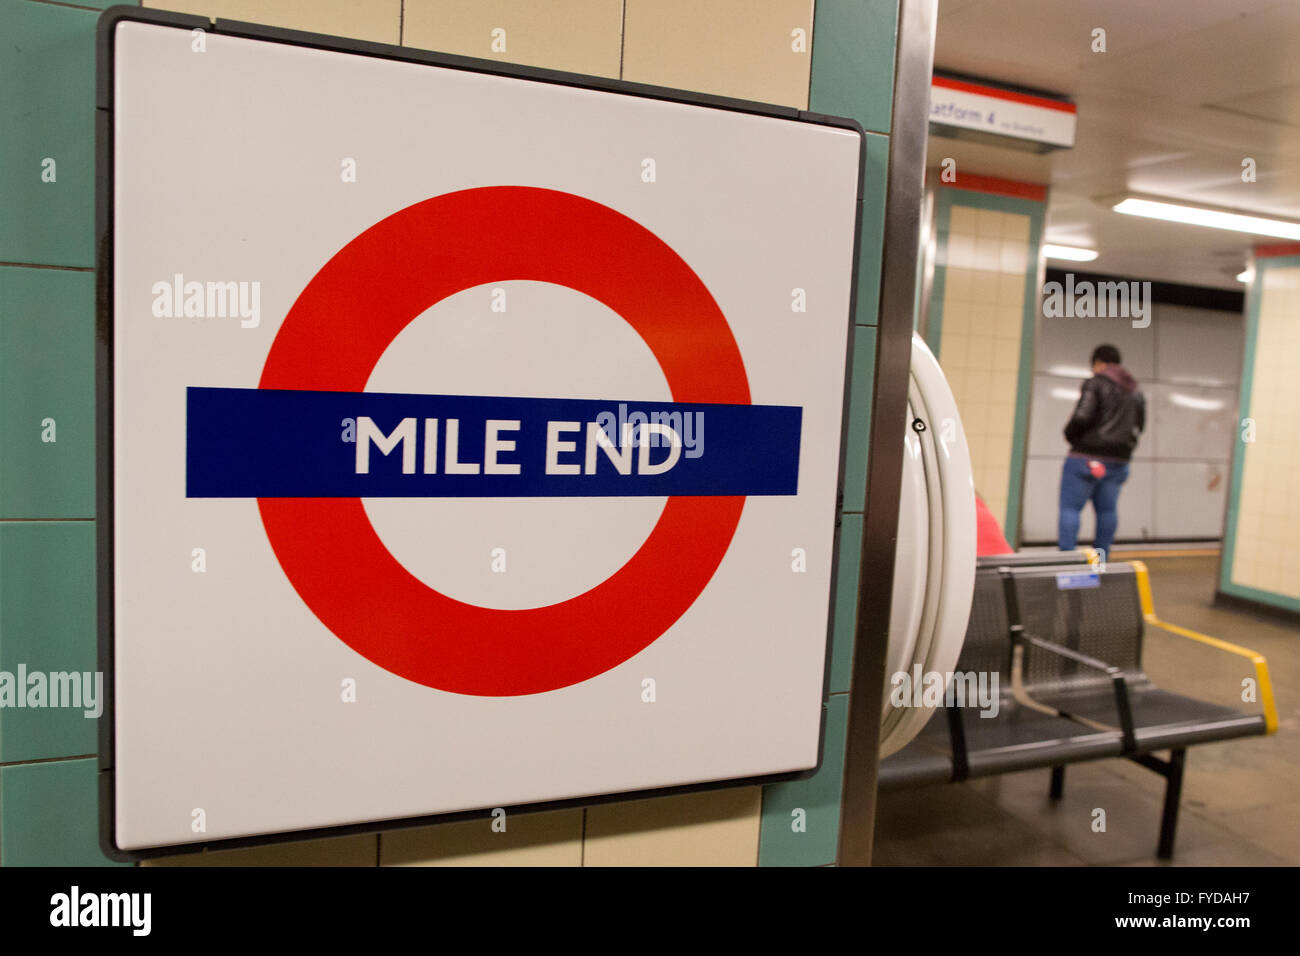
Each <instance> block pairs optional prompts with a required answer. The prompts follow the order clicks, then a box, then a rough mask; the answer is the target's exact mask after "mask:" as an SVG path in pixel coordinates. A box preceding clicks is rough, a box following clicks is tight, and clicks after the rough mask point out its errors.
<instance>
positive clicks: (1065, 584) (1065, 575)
mask: <svg viewBox="0 0 1300 956" xmlns="http://www.w3.org/2000/svg"><path fill="white" fill-rule="evenodd" d="M1099 587H1101V575H1100V574H1098V573H1097V572H1096V571H1066V572H1062V573H1061V574H1058V575H1057V576H1056V589H1057V590H1058V591H1074V590H1077V589H1078V588H1099Z"/></svg>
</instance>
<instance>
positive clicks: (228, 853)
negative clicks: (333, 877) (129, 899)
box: [143, 833, 379, 866]
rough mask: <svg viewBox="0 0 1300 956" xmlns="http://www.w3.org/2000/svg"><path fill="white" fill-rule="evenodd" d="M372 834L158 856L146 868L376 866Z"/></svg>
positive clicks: (147, 863) (376, 845)
mask: <svg viewBox="0 0 1300 956" xmlns="http://www.w3.org/2000/svg"><path fill="white" fill-rule="evenodd" d="M377 839H378V838H377V837H376V836H375V834H373V833H363V834H359V835H356V836H345V837H331V838H329V839H327V840H300V841H298V842H296V843H276V844H272V845H268V846H254V847H245V848H243V849H240V850H211V851H204V852H202V853H185V854H181V855H179V856H167V857H159V858H157V859H155V860H150V861H148V862H146V863H144V864H143V865H144V866H375V865H376V863H377V861H378V859H379V848H378V843H377V842H376V841H377Z"/></svg>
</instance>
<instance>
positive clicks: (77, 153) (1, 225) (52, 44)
mask: <svg viewBox="0 0 1300 956" xmlns="http://www.w3.org/2000/svg"><path fill="white" fill-rule="evenodd" d="M95 20H96V14H95V12H94V11H92V10H77V9H73V8H72V7H64V6H55V5H53V4H49V3H35V2H33V0H0V129H2V130H4V135H3V136H0V209H3V210H4V215H3V216H2V217H0V261H3V262H39V263H48V264H52V265H72V266H92V265H94V239H93V236H94V229H95V212H94V208H95V206H94V197H95V150H94V142H95ZM46 159H53V160H54V181H53V182H45V181H43V179H42V176H43V172H44V169H45V167H44V165H43V164H44V161H45V160H46Z"/></svg>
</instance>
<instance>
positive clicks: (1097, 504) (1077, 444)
mask: <svg viewBox="0 0 1300 956" xmlns="http://www.w3.org/2000/svg"><path fill="white" fill-rule="evenodd" d="M1144 427H1146V399H1145V398H1144V397H1143V396H1142V392H1141V391H1139V390H1138V383H1137V379H1135V378H1134V377H1133V376H1132V375H1130V374H1129V371H1128V369H1126V368H1124V366H1123V365H1121V364H1120V354H1119V349H1117V348H1115V346H1113V345H1099V346H1097V348H1096V349H1094V350H1093V353H1092V378H1090V379H1088V380H1087V381H1086V382H1084V383H1083V389H1082V390H1081V392H1080V393H1079V404H1078V405H1076V406H1075V407H1074V414H1073V415H1071V416H1070V420H1069V422H1067V423H1066V426H1065V440H1066V441H1068V442H1069V443H1070V454H1069V455H1067V456H1066V459H1065V465H1064V467H1063V468H1062V470H1061V514H1060V520H1059V523H1058V525H1057V539H1058V540H1057V544H1058V546H1059V547H1060V549H1061V550H1062V551H1072V550H1074V547H1075V544H1076V542H1077V540H1078V537H1079V512H1080V511H1081V510H1082V508H1083V506H1084V504H1086V503H1087V502H1089V501H1091V502H1092V507H1093V510H1094V511H1095V512H1096V514H1097V534H1096V538H1095V539H1094V541H1093V545H1092V546H1093V547H1094V548H1096V549H1097V550H1098V551H1100V552H1102V555H1103V560H1105V556H1106V555H1108V554H1110V548H1111V543H1112V542H1113V541H1114V540H1115V529H1116V527H1117V526H1118V525H1119V511H1118V510H1117V504H1118V502H1119V489H1120V486H1121V485H1123V484H1124V482H1125V481H1127V480H1128V463H1129V459H1130V458H1131V457H1132V456H1133V449H1134V448H1136V447H1137V442H1138V436H1139V435H1140V434H1142V429H1143V428H1144Z"/></svg>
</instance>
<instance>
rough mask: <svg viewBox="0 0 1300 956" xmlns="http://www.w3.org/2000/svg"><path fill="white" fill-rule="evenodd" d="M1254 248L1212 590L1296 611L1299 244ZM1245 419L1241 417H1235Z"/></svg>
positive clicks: (1299, 568)
mask: <svg viewBox="0 0 1300 956" xmlns="http://www.w3.org/2000/svg"><path fill="white" fill-rule="evenodd" d="M1286 253H1287V254H1286V255H1261V254H1257V259H1256V266H1255V279H1254V281H1253V283H1252V285H1251V288H1250V290H1249V293H1248V295H1247V313H1248V318H1247V326H1246V356H1245V361H1244V363H1243V368H1242V381H1241V408H1240V418H1239V419H1238V430H1237V436H1236V439H1237V442H1236V456H1235V458H1234V462H1233V475H1232V489H1231V491H1230V492H1229V499H1228V500H1229V505H1228V520H1227V527H1226V529H1225V533H1224V550H1223V560H1222V566H1221V568H1222V570H1221V580H1220V583H1219V587H1220V590H1222V591H1224V592H1225V593H1227V594H1230V595H1234V596H1237V597H1243V598H1248V599H1251V600H1255V601H1260V602H1263V603H1265V604H1271V605H1274V606H1277V607H1280V608H1284V609H1287V610H1290V611H1300V548H1297V546H1296V542H1297V541H1300V496H1297V495H1296V492H1295V484H1296V475H1297V474H1300V432H1297V430H1296V427H1295V422H1296V418H1297V416H1300V376H1297V374H1296V367H1297V363H1296V356H1298V355H1300V246H1295V247H1293V248H1291V249H1287V250H1286ZM1243 419H1248V420H1249V421H1248V422H1243V421H1242V420H1243Z"/></svg>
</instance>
